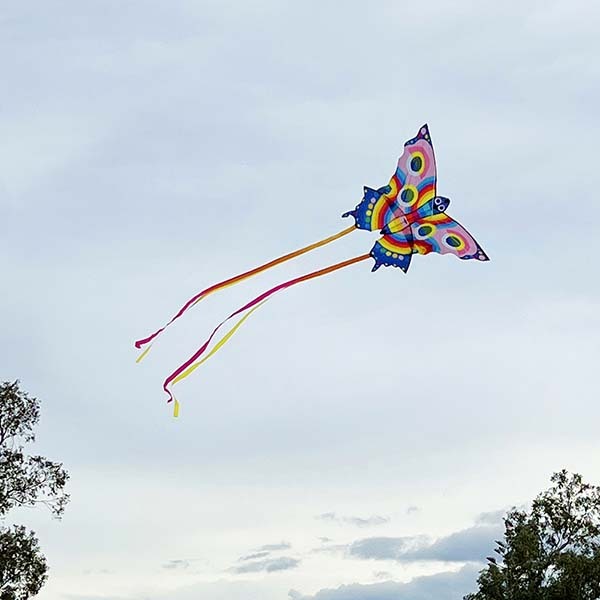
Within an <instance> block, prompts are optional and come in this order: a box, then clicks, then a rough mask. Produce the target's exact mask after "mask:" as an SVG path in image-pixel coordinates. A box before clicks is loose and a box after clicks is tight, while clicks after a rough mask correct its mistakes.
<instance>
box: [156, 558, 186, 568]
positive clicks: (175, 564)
mask: <svg viewBox="0 0 600 600" xmlns="http://www.w3.org/2000/svg"><path fill="white" fill-rule="evenodd" d="M189 566H190V562H189V561H188V560H184V559H175V560H170V561H169V562H167V563H165V564H164V565H162V568H163V569H170V570H175V569H187V568H188V567H189Z"/></svg>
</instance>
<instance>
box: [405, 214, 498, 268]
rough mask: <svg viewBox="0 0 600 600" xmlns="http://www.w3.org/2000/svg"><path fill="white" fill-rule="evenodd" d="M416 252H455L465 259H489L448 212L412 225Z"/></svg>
mask: <svg viewBox="0 0 600 600" xmlns="http://www.w3.org/2000/svg"><path fill="white" fill-rule="evenodd" d="M411 229H412V233H413V239H414V249H415V253H417V252H418V253H419V254H429V253H430V252H437V253H439V254H454V255H455V256H458V258H461V259H463V260H469V259H472V258H474V259H477V260H481V261H485V260H489V258H488V256H487V254H486V253H485V252H484V251H483V249H482V248H481V246H480V245H479V244H478V243H477V241H476V240H475V238H474V237H473V236H472V235H471V234H470V233H469V232H468V231H467V230H466V229H465V228H464V227H463V226H462V225H461V224H460V223H457V222H456V221H455V220H454V219H452V218H451V217H449V216H448V215H447V214H446V213H440V214H437V215H432V216H431V217H426V218H425V219H422V220H420V221H418V222H417V223H413V224H412V225H411Z"/></svg>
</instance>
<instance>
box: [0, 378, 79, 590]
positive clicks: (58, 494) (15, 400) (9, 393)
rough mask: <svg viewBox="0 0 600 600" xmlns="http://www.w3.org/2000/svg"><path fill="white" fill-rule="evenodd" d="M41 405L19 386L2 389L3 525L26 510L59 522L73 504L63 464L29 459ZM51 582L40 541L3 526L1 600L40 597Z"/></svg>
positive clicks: (0, 536)
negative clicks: (38, 508)
mask: <svg viewBox="0 0 600 600" xmlns="http://www.w3.org/2000/svg"><path fill="white" fill-rule="evenodd" d="M39 418H40V406H39V402H38V401H37V400H36V399H35V398H31V397H30V396H28V395H27V394H26V393H25V392H23V391H22V390H21V389H20V388H19V383H18V382H13V383H10V382H4V383H0V519H1V520H2V521H3V520H4V519H5V518H6V514H7V513H8V511H9V510H11V509H12V508H16V507H21V506H35V505H37V504H43V505H45V506H47V507H48V508H49V509H50V511H51V512H52V514H53V515H54V516H55V517H56V518H60V516H61V515H62V514H63V512H64V510H65V506H66V504H67V502H68V501H69V496H68V494H66V493H65V491H64V488H65V486H66V483H67V481H68V479H69V475H68V473H67V472H66V471H65V469H64V468H63V466H62V464H60V463H56V462H53V461H50V460H48V459H46V458H44V457H43V456H37V455H28V454H26V453H25V452H24V447H25V445H26V444H29V443H31V442H34V441H35V434H34V427H35V426H36V425H37V423H38V421H39ZM46 578H47V565H46V559H45V558H44V555H43V554H42V553H41V551H40V548H39V545H38V541H37V538H36V537H35V534H34V533H33V532H27V531H26V529H25V528H24V527H20V526H15V527H12V528H10V527H2V526H0V600H26V599H27V598H29V597H31V596H33V595H35V594H37V593H38V592H39V590H40V589H41V587H42V586H43V585H44V582H45V581H46Z"/></svg>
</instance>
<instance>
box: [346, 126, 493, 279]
mask: <svg viewBox="0 0 600 600" xmlns="http://www.w3.org/2000/svg"><path fill="white" fill-rule="evenodd" d="M436 184H437V173H436V165H435V154H434V151H433V145H432V143H431V136H430V134H429V127H428V126H427V125H423V126H422V127H421V128H420V129H419V132H418V133H417V135H416V136H415V137H414V138H412V139H410V140H408V141H407V142H406V143H405V144H404V152H403V153H402V156H401V157H400V158H399V159H398V165H397V167H396V172H395V173H394V174H393V175H392V178H391V179H390V182H389V183H388V184H387V185H386V186H384V187H381V188H379V189H372V188H369V187H365V188H364V195H363V199H362V200H361V202H359V204H358V205H357V206H356V208H355V209H354V210H352V211H349V212H346V213H344V214H343V215H342V216H343V217H349V216H352V217H354V221H355V227H356V228H357V229H364V230H366V231H381V233H382V234H383V237H382V238H380V239H379V240H377V242H375V245H374V246H373V248H372V249H371V253H370V254H371V257H372V258H373V259H374V260H375V264H374V266H373V271H376V270H377V269H378V268H379V267H380V266H382V265H384V266H386V267H398V268H400V269H402V271H404V272H405V273H406V272H407V271H408V268H409V267H410V263H411V257H412V255H413V254H429V253H430V252H437V253H439V254H454V255H455V256H457V257H458V258H461V259H463V260H468V259H476V260H480V261H486V260H489V258H488V256H487V254H486V253H485V252H484V251H483V249H482V248H481V246H479V244H478V243H477V242H476V241H475V238H473V236H472V235H471V234H470V233H469V232H468V231H467V230H466V229H465V228H464V227H463V226H462V225H460V224H459V223H458V222H457V221H455V220H454V219H452V218H451V217H450V216H448V215H447V214H446V213H445V211H446V209H447V208H448V205H449V204H450V200H448V198H444V197H443V196H438V195H437V190H436Z"/></svg>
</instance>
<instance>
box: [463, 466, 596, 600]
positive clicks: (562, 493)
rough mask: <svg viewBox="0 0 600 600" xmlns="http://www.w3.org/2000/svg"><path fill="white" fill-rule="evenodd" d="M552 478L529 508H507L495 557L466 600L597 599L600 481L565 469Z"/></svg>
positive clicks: (490, 560) (482, 572) (489, 559)
mask: <svg viewBox="0 0 600 600" xmlns="http://www.w3.org/2000/svg"><path fill="white" fill-rule="evenodd" d="M551 482H552V483H553V485H552V487H550V489H548V490H547V491H545V492H542V493H541V494H539V495H538V496H537V498H536V499H535V500H534V501H533V504H532V506H531V510H530V511H525V510H518V509H513V510H511V511H510V512H509V513H508V514H507V516H506V517H505V519H504V527H505V533H504V540H503V541H496V544H497V547H496V549H495V552H496V554H498V556H499V560H497V559H495V558H492V557H488V563H489V564H488V565H487V567H486V568H485V569H484V570H483V571H481V572H480V574H479V578H478V580H477V584H478V588H479V589H478V591H477V592H476V593H474V594H469V595H468V596H465V600H598V599H600V487H598V486H593V485H590V484H587V483H584V482H583V480H582V477H581V475H578V474H570V473H568V472H567V471H565V470H562V471H560V472H559V473H555V474H554V475H553V476H552V478H551Z"/></svg>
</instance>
